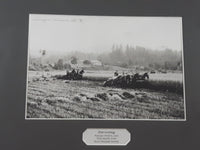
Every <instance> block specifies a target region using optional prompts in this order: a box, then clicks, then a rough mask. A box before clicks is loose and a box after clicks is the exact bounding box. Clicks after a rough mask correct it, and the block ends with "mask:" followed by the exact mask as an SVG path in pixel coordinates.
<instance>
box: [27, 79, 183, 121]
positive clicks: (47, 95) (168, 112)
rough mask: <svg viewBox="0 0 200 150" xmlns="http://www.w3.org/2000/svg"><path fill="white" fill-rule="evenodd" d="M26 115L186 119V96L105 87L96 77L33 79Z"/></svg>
mask: <svg viewBox="0 0 200 150" xmlns="http://www.w3.org/2000/svg"><path fill="white" fill-rule="evenodd" d="M26 117H27V118H96V119H183V118H184V103H183V97H182V96H180V95H177V94H175V93H170V92H155V91H148V90H146V91H145V90H140V89H134V90H133V89H121V88H110V87H102V86H101V84H100V83H99V82H94V81H69V82H67V83H65V81H63V80H50V81H45V80H44V81H34V82H33V81H32V82H30V83H29V84H28V95H27V116H26Z"/></svg>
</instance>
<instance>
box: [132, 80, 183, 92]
mask: <svg viewBox="0 0 200 150" xmlns="http://www.w3.org/2000/svg"><path fill="white" fill-rule="evenodd" d="M134 87H136V88H145V89H151V90H155V91H165V92H173V93H177V94H181V95H183V83H181V82H179V81H163V80H147V81H144V82H137V83H136V85H135V86H134Z"/></svg>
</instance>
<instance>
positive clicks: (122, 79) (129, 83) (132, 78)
mask: <svg viewBox="0 0 200 150" xmlns="http://www.w3.org/2000/svg"><path fill="white" fill-rule="evenodd" d="M148 79H149V75H148V73H144V74H142V75H141V74H139V73H135V74H134V75H118V76H115V77H114V78H110V79H108V80H107V81H105V82H104V86H114V87H134V86H135V85H136V84H138V82H144V81H145V80H148Z"/></svg>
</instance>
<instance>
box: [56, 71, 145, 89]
mask: <svg viewBox="0 0 200 150" xmlns="http://www.w3.org/2000/svg"><path fill="white" fill-rule="evenodd" d="M84 72H85V71H84V70H80V71H79V69H77V70H75V69H73V70H72V71H67V72H66V75H64V76H61V77H59V79H65V80H82V79H83V74H84ZM148 79H149V75H148V73H147V72H146V73H144V74H139V73H135V74H131V75H130V74H122V75H119V74H118V73H117V72H115V73H114V77H112V78H109V79H108V80H107V81H105V82H104V84H103V86H114V87H134V85H136V82H138V81H144V80H148Z"/></svg>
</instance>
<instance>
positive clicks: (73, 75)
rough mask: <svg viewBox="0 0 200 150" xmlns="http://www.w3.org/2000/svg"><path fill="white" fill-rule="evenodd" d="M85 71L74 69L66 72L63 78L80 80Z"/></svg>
mask: <svg viewBox="0 0 200 150" xmlns="http://www.w3.org/2000/svg"><path fill="white" fill-rule="evenodd" d="M84 72H85V71H84V70H81V71H77V72H76V71H75V70H74V69H73V70H72V71H71V72H67V75H66V76H65V79H67V80H81V79H82V78H83V73H84Z"/></svg>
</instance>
